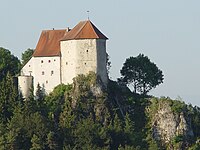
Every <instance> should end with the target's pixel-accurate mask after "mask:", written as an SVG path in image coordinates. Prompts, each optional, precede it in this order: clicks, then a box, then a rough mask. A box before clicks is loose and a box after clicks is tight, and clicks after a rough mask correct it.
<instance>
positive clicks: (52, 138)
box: [47, 132, 59, 150]
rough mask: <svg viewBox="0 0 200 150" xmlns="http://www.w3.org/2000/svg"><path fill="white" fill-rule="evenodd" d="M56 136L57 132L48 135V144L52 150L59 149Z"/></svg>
mask: <svg viewBox="0 0 200 150" xmlns="http://www.w3.org/2000/svg"><path fill="white" fill-rule="evenodd" d="M56 138H57V137H56V134H55V132H49V133H48V135H47V143H48V147H49V149H50V150H57V149H58V148H59V146H58V144H57V141H56Z"/></svg>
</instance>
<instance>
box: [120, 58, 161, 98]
mask: <svg viewBox="0 0 200 150" xmlns="http://www.w3.org/2000/svg"><path fill="white" fill-rule="evenodd" d="M120 72H121V75H122V78H121V79H120V80H121V81H122V82H124V83H126V84H128V85H130V84H132V85H133V88H134V92H135V93H136V92H139V93H140V94H144V95H146V94H147V93H148V92H149V91H150V90H151V89H152V88H155V87H156V86H157V85H159V84H161V83H163V79H164V78H163V73H162V71H161V70H160V69H159V68H158V67H157V66H156V64H154V63H153V62H151V61H150V59H149V58H148V57H147V56H144V55H143V54H139V55H138V56H137V57H130V58H127V59H126V61H125V63H124V65H123V67H122V69H121V71H120Z"/></svg>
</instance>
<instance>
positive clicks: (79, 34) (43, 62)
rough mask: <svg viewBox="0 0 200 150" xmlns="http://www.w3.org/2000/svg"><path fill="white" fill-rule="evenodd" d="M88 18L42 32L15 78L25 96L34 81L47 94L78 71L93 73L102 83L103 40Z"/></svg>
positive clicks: (103, 36) (105, 78)
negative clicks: (68, 26)
mask: <svg viewBox="0 0 200 150" xmlns="http://www.w3.org/2000/svg"><path fill="white" fill-rule="evenodd" d="M107 39H108V38H107V37H106V36H105V35H104V34H103V33H101V32H100V31H99V30H98V29H97V28H96V27H95V25H94V24H93V23H92V22H91V21H90V20H87V21H81V22H79V23H78V24H77V25H76V26H75V27H74V28H73V29H71V30H70V29H69V28H68V29H64V30H54V29H53V30H44V31H42V33H41V35H40V38H39V41H38V44H37V46H36V49H35V51H34V53H33V56H32V58H31V59H30V60H29V61H28V63H27V64H26V65H25V66H24V67H23V68H22V70H21V76H19V77H18V82H19V89H20V90H21V92H22V94H23V96H24V97H27V96H28V93H29V89H30V88H31V86H32V85H33V87H34V92H36V89H37V88H36V87H37V85H38V83H39V84H40V86H41V87H43V88H44V89H45V92H46V93H47V94H48V93H49V92H51V91H52V90H53V88H54V87H55V86H57V85H59V84H61V83H63V84H68V83H69V84H70V83H72V82H73V78H74V77H76V76H77V75H79V74H88V73H89V72H90V71H92V72H95V73H96V74H97V75H98V76H99V77H100V78H101V80H102V81H103V83H104V84H105V85H106V84H107V80H108V75H107V71H106V56H107V54H106V40H107Z"/></svg>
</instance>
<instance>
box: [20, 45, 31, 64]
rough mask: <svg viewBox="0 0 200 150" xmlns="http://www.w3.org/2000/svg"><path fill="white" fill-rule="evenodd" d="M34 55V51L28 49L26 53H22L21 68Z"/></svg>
mask: <svg viewBox="0 0 200 150" xmlns="http://www.w3.org/2000/svg"><path fill="white" fill-rule="evenodd" d="M33 53H34V49H30V48H28V49H27V50H26V51H24V52H23V53H22V66H24V65H25V64H26V63H27V62H28V61H29V60H30V59H31V57H32V55H33Z"/></svg>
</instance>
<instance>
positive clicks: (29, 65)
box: [21, 57, 33, 76]
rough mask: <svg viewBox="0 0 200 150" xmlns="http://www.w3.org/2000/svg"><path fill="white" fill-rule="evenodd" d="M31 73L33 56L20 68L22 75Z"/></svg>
mask: <svg viewBox="0 0 200 150" xmlns="http://www.w3.org/2000/svg"><path fill="white" fill-rule="evenodd" d="M32 74H33V57H32V58H31V59H30V60H29V61H28V62H27V63H26V64H25V66H24V67H23V68H22V69H21V75H22V76H31V75H32Z"/></svg>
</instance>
